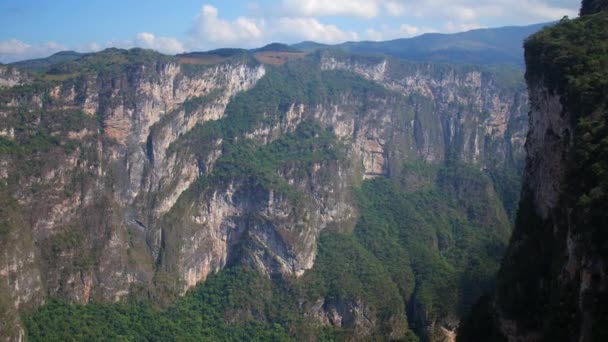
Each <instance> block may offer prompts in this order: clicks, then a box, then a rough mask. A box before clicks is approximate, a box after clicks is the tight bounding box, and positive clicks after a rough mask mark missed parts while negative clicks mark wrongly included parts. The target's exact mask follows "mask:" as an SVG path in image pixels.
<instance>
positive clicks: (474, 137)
mask: <svg viewBox="0 0 608 342" xmlns="http://www.w3.org/2000/svg"><path fill="white" fill-rule="evenodd" d="M321 67H322V68H323V69H326V70H335V69H341V70H349V71H351V72H353V73H356V74H359V75H361V76H363V77H365V78H367V79H370V80H373V81H376V82H379V83H381V84H382V85H383V86H385V87H386V88H387V89H390V90H393V91H395V92H398V93H400V94H403V95H405V96H412V95H421V96H422V98H421V99H411V100H410V101H412V102H413V104H414V106H415V115H414V118H413V120H412V121H411V122H410V126H411V128H412V129H413V134H412V136H413V138H414V139H413V141H412V142H413V146H414V147H415V149H416V152H417V154H418V155H419V156H420V157H422V159H423V160H425V161H427V162H438V161H441V160H444V159H445V158H455V159H457V160H461V161H463V162H466V163H471V164H476V163H481V164H484V163H487V164H488V165H491V164H492V163H498V164H500V165H503V166H504V165H505V164H509V163H512V162H514V161H521V160H523V157H524V149H523V146H524V143H525V134H526V131H527V120H526V118H525V115H522V113H525V112H526V110H527V105H528V102H527V101H528V100H527V97H526V95H525V92H524V91H523V89H521V88H520V89H519V91H505V88H506V87H505V85H504V84H501V83H500V81H498V80H497V79H496V78H495V77H493V76H492V75H490V74H489V73H487V72H482V71H481V70H479V69H475V68H471V69H468V70H466V69H460V70H458V69H457V68H455V67H453V66H451V67H450V66H441V65H433V64H407V63H403V62H401V63H399V62H396V61H392V60H387V59H383V60H375V59H371V60H362V59H354V58H342V59H340V58H336V57H334V56H331V55H323V56H321ZM429 109H430V110H429ZM410 134H411V133H410Z"/></svg>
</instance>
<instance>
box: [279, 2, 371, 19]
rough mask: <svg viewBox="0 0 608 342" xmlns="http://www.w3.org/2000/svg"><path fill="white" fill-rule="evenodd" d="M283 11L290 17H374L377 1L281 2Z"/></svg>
mask: <svg viewBox="0 0 608 342" xmlns="http://www.w3.org/2000/svg"><path fill="white" fill-rule="evenodd" d="M283 10H284V11H285V12H286V13H287V14H289V15H292V16H305V17H317V16H328V15H342V16H355V17H364V18H373V17H376V16H377V15H378V13H379V1H378V0H283Z"/></svg>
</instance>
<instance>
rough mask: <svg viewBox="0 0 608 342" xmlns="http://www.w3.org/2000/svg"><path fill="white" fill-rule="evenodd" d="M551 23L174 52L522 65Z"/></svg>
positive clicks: (55, 60) (51, 61)
mask: <svg viewBox="0 0 608 342" xmlns="http://www.w3.org/2000/svg"><path fill="white" fill-rule="evenodd" d="M552 24H554V23H541V24H535V25H529V26H508V27H499V28H488V29H477V30H471V31H467V32H461V33H454V34H442V33H427V34H423V35H421V36H417V37H414V38H401V39H395V40H388V41H380V42H372V41H361V42H346V43H342V44H337V45H328V44H322V43H317V42H313V41H304V42H300V43H297V44H291V45H287V44H282V43H271V44H268V45H265V46H263V47H260V48H255V49H249V50H247V49H239V48H222V49H215V50H210V51H191V52H186V53H182V54H178V55H176V57H179V58H199V57H205V56H214V55H215V56H219V57H222V58H226V57H230V56H235V55H241V54H247V53H258V52H289V53H297V52H313V51H316V50H322V49H339V50H344V51H347V52H354V53H359V54H379V55H387V56H392V57H397V58H402V59H407V60H412V61H428V62H440V63H443V62H445V63H448V62H449V63H458V64H513V65H517V66H522V67H523V65H524V59H523V42H524V40H525V39H526V38H527V37H529V36H530V35H532V34H534V33H536V32H538V31H540V30H541V29H542V28H543V27H546V26H549V25H552ZM85 55H87V54H86V53H78V52H75V51H62V52H58V53H56V54H53V55H51V56H49V57H46V58H38V59H31V60H25V61H19V62H14V63H10V64H11V65H14V66H16V67H19V68H22V69H26V70H29V71H34V72H46V71H49V70H50V69H51V68H52V67H53V66H54V65H57V64H59V63H64V62H70V61H73V60H76V59H78V58H80V57H82V56H85Z"/></svg>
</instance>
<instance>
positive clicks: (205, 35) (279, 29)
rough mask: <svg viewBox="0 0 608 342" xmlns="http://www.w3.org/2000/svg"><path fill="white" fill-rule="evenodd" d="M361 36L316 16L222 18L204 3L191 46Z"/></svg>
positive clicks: (205, 47)
mask: <svg viewBox="0 0 608 342" xmlns="http://www.w3.org/2000/svg"><path fill="white" fill-rule="evenodd" d="M358 38H359V37H358V35H357V34H356V33H355V32H351V31H344V30H341V29H340V28H338V27H337V26H335V25H328V24H323V23H321V22H320V21H319V20H318V19H316V18H311V17H290V16H281V17H278V18H268V19H262V18H249V17H238V18H236V19H235V20H226V19H223V18H221V16H220V13H219V11H218V9H217V8H215V7H213V6H210V5H204V6H203V7H202V8H201V11H200V13H199V14H198V15H197V17H196V18H195V20H194V24H193V25H192V28H191V29H190V30H189V42H188V47H189V48H190V49H191V50H208V49H214V48H219V47H226V46H236V47H257V46H260V45H263V44H266V43H269V42H273V41H281V42H286V43H292V42H298V41H302V40H314V41H318V42H321V43H338V42H343V41H347V40H357V39H358Z"/></svg>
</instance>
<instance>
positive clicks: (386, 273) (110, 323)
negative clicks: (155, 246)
mask: <svg viewBox="0 0 608 342" xmlns="http://www.w3.org/2000/svg"><path fill="white" fill-rule="evenodd" d="M305 127H307V128H302V130H303V131H304V132H302V131H300V132H301V133H299V134H296V135H294V136H287V137H285V138H284V139H285V140H286V141H287V142H289V141H290V140H291V139H300V140H299V141H300V142H301V143H303V144H301V145H298V146H306V132H307V131H306V129H311V128H310V126H305ZM313 127H314V126H313ZM320 141H322V140H320ZM276 146H290V145H289V144H288V143H286V142H283V141H279V142H277V143H276V145H275V144H272V145H269V146H268V147H264V148H261V149H260V150H259V152H256V153H265V152H263V151H267V150H270V151H272V150H274V149H275V148H276ZM275 153H276V155H281V156H283V157H286V156H289V153H286V151H281V152H278V151H275ZM269 160H272V158H269ZM404 170H406V171H404V174H403V175H401V177H397V179H393V180H391V179H376V180H371V181H366V182H364V183H363V185H362V186H361V188H360V189H359V190H358V194H357V198H358V200H357V202H358V206H359V208H360V210H361V214H360V219H359V223H358V224H357V225H356V228H355V231H354V232H353V233H338V232H327V233H324V234H322V236H321V240H320V242H319V246H318V256H317V260H316V262H315V266H314V267H313V269H312V270H311V271H309V272H307V273H306V274H305V275H304V276H303V277H302V278H301V279H297V280H296V279H283V278H281V277H273V278H268V277H267V276H264V275H261V274H259V273H257V272H256V271H254V270H251V269H249V268H247V267H245V266H235V267H233V268H230V269H227V270H225V271H221V272H219V273H218V274H216V275H214V276H211V277H210V278H209V279H208V280H207V281H206V282H205V283H204V284H202V285H199V286H198V287H197V288H195V289H192V290H190V291H189V292H188V293H187V294H186V295H185V296H184V297H183V298H181V299H178V300H177V302H176V303H175V304H173V305H171V306H170V307H168V308H159V307H157V306H155V305H154V304H153V303H151V302H148V301H141V300H131V301H125V302H121V303H116V304H106V303H90V304H89V305H74V304H68V303H65V302H62V301H59V300H51V301H50V302H49V303H47V304H46V305H45V306H43V307H42V309H41V310H39V311H38V312H36V313H34V314H31V315H28V316H27V317H26V319H25V322H26V326H27V331H28V337H29V339H30V340H31V341H38V340H49V339H50V340H68V341H69V340H83V339H84V340H101V339H108V338H109V339H121V338H122V339H125V340H141V339H144V340H165V339H167V338H170V337H171V338H173V339H175V340H198V339H204V340H243V339H244V340H288V339H290V338H293V337H294V336H298V339H300V338H302V337H303V336H310V337H315V338H318V339H319V340H324V339H329V340H333V339H344V338H348V336H351V337H353V336H354V335H353V334H354V333H355V332H354V331H352V330H341V329H336V328H328V327H322V326H320V325H319V324H318V322H315V321H313V320H311V319H310V318H309V317H307V314H306V313H307V310H308V309H309V308H310V304H312V303H315V302H316V301H317V300H318V299H321V298H322V299H323V300H324V301H325V302H326V303H340V302H347V301H350V300H356V299H361V298H364V299H365V301H366V302H367V303H368V304H369V307H370V310H371V311H372V312H373V314H374V315H375V316H376V317H377V318H378V320H379V321H381V322H384V325H383V324H379V325H378V328H377V329H378V330H377V331H375V332H374V333H373V334H372V336H374V335H375V336H377V337H378V338H380V337H381V336H386V334H387V332H388V331H389V330H394V329H395V325H397V326H399V325H400V329H401V330H402V331H404V332H407V331H409V332H407V333H405V335H404V338H405V339H406V340H412V341H414V340H417V337H416V335H414V334H413V333H412V331H416V332H418V333H419V334H420V333H422V332H424V326H416V324H424V323H425V321H416V320H415V319H413V317H409V323H408V322H407V321H406V317H408V313H410V314H411V315H413V314H414V313H415V312H416V308H425V309H426V310H428V319H433V317H439V316H441V315H445V314H446V313H448V312H450V311H453V310H456V311H457V312H463V311H464V310H466V309H467V308H468V306H469V305H470V304H471V303H472V302H473V301H474V300H475V299H476V298H477V297H478V296H480V295H482V294H483V293H485V292H486V291H488V290H489V289H490V288H491V287H492V286H493V275H494V273H495V272H496V270H497V267H498V263H499V258H500V255H501V253H502V250H503V249H504V248H505V245H506V241H507V239H508V234H509V232H508V223H507V222H503V223H501V224H499V225H495V226H492V225H491V224H490V222H499V223H500V221H497V220H496V219H495V218H490V217H488V213H491V212H492V211H493V210H495V209H497V208H493V206H496V205H500V203H498V202H496V203H492V202H491V201H489V202H488V201H487V199H488V197H487V195H485V194H484V192H485V191H487V186H488V184H489V182H490V179H489V177H488V176H485V175H483V174H482V173H480V172H479V171H477V170H474V169H471V168H470V167H466V166H450V167H449V168H448V167H443V168H439V167H433V166H428V165H425V164H411V165H406V166H405V168H404ZM412 177H414V178H416V179H417V182H416V183H417V184H416V187H418V188H419V189H418V190H415V191H411V190H408V189H407V187H409V186H412V184H410V183H408V179H412ZM463 184H468V185H467V189H474V190H473V191H478V192H477V193H475V194H474V195H475V196H476V198H478V199H479V200H477V201H470V200H465V198H464V197H463V195H464V194H459V193H458V190H457V187H458V185H463ZM505 220H506V218H505ZM387 318H392V319H390V320H389V319H387ZM389 324H390V325H392V326H391V327H388V326H386V325H389ZM408 325H409V326H410V327H409V328H408Z"/></svg>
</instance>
